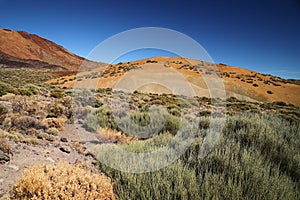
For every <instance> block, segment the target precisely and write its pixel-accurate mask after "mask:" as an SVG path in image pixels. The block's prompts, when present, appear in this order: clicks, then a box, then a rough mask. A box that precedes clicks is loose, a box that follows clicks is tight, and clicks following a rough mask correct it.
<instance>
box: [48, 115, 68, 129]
mask: <svg viewBox="0 0 300 200" xmlns="http://www.w3.org/2000/svg"><path fill="white" fill-rule="evenodd" d="M66 121H67V119H66V118H65V117H63V116H62V117H58V118H47V119H44V120H43V123H45V124H46V125H47V126H48V127H49V128H52V127H53V128H56V129H58V130H63V128H64V126H65V122H66Z"/></svg>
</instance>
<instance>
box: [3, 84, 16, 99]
mask: <svg viewBox="0 0 300 200" xmlns="http://www.w3.org/2000/svg"><path fill="white" fill-rule="evenodd" d="M7 93H15V89H14V88H13V87H12V86H11V85H9V84H7V83H4V82H1V81H0V96H3V95H5V94H7Z"/></svg>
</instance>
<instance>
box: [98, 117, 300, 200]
mask: <svg viewBox="0 0 300 200" xmlns="http://www.w3.org/2000/svg"><path fill="white" fill-rule="evenodd" d="M202 121H205V120H204V119H202ZM299 124H300V123H299V121H288V120H286V119H284V118H282V117H280V116H278V115H275V114H269V115H265V114H263V115H262V114H253V113H242V114H239V115H233V116H229V117H228V118H227V121H226V125H225V127H224V130H223V136H222V137H221V140H220V141H219V142H218V144H217V145H216V146H215V147H214V148H213V150H212V152H211V153H210V154H208V155H207V156H206V157H204V158H198V153H199V151H200V148H201V145H202V141H203V137H204V136H205V133H204V132H205V131H206V130H205V129H203V130H202V131H200V132H203V133H200V134H197V138H196V140H195V142H194V143H193V144H192V145H191V146H190V147H189V148H188V150H187V151H186V152H185V153H184V154H183V155H182V156H181V157H180V159H179V160H177V161H175V162H174V163H173V164H171V165H169V166H168V167H166V168H163V169H160V170H158V171H154V172H148V173H142V174H133V173H125V172H121V171H118V170H115V169H112V168H109V167H108V166H106V165H104V164H101V163H99V167H100V169H101V171H103V172H104V173H105V174H107V175H108V176H110V177H111V178H112V179H113V181H114V189H115V193H116V195H117V196H118V198H119V199H249V200H250V199H251V200H252V199H299V197H300V190H299V187H300V179H299V170H300V167H299V166H300V156H299V150H300V135H299V133H300V125H299ZM170 136H171V134H163V135H159V136H157V137H155V138H152V139H148V140H145V141H138V142H133V143H131V144H129V145H127V144H126V145H122V146H121V147H122V148H124V149H125V150H127V151H130V152H146V151H152V150H154V149H155V148H159V147H161V146H164V144H166V142H168V141H169V140H170V139H171V138H172V137H170ZM108 153H109V152H108ZM96 154H97V153H96ZM108 156H114V155H108ZM122 159H123V160H124V161H126V157H123V158H122ZM128 164H130V163H128Z"/></svg>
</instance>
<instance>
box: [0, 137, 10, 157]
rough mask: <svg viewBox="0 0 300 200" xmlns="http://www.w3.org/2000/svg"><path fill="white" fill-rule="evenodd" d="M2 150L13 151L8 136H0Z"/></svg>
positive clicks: (5, 151) (0, 148) (8, 152)
mask: <svg viewBox="0 0 300 200" xmlns="http://www.w3.org/2000/svg"><path fill="white" fill-rule="evenodd" d="M0 150H1V151H3V152H4V153H7V154H10V153H11V151H12V148H11V146H10V144H9V143H8V141H7V139H6V138H0Z"/></svg>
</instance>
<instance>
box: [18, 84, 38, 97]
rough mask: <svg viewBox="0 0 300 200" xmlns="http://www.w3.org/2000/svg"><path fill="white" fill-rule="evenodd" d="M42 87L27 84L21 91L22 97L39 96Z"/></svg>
mask: <svg viewBox="0 0 300 200" xmlns="http://www.w3.org/2000/svg"><path fill="white" fill-rule="evenodd" d="M40 89H41V88H40V87H38V86H36V85H34V84H26V85H24V86H23V87H22V88H20V89H19V92H20V94H21V95H25V96H31V95H37V94H39V91H40Z"/></svg>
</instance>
